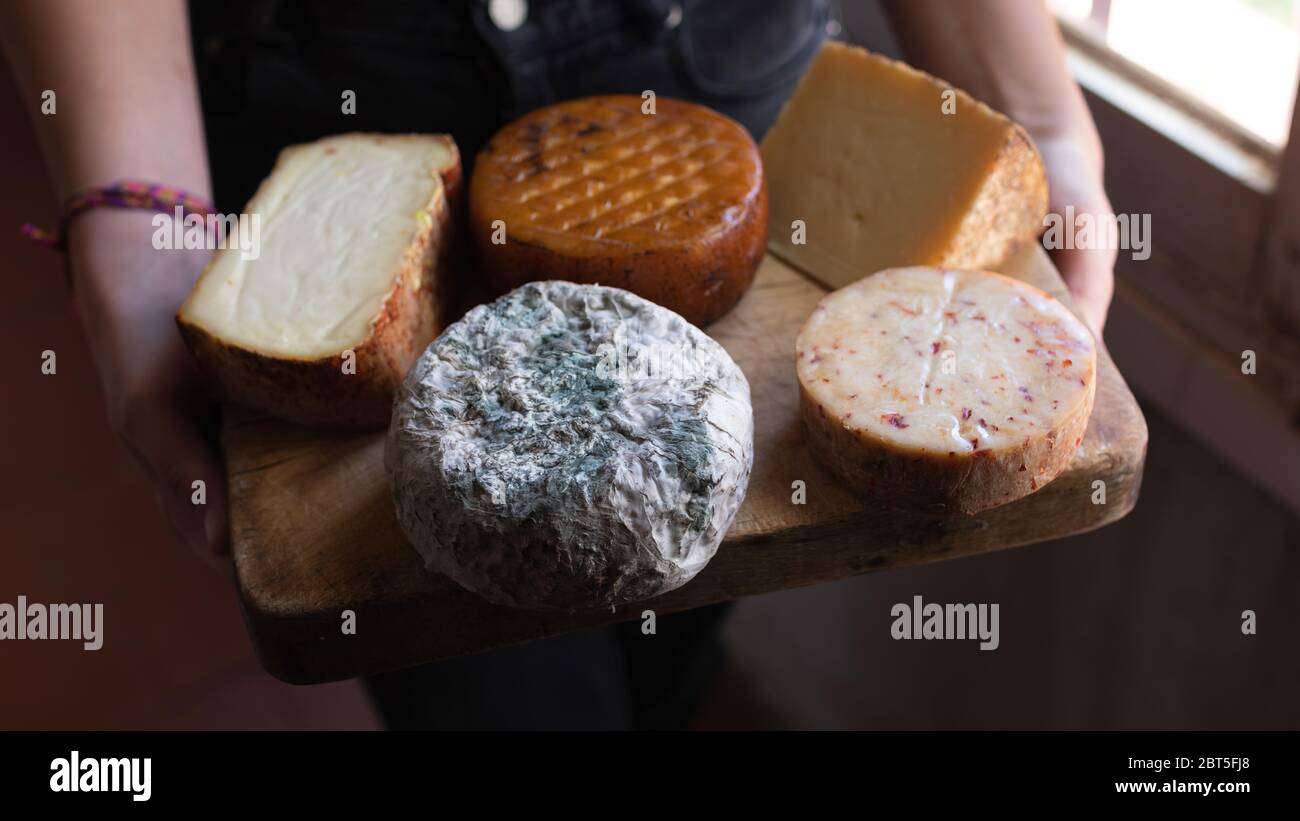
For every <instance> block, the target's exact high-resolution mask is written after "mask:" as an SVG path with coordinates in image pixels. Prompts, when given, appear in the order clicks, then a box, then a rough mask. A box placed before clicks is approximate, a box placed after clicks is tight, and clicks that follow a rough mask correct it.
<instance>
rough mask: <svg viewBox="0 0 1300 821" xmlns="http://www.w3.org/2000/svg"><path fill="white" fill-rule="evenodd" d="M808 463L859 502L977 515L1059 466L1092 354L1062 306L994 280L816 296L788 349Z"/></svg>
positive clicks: (891, 275)
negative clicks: (861, 498) (842, 485)
mask: <svg viewBox="0 0 1300 821" xmlns="http://www.w3.org/2000/svg"><path fill="white" fill-rule="evenodd" d="M796 369H797V372H798V378H799V386H800V397H801V407H802V415H803V420H804V426H805V429H806V431H807V435H808V443H809V447H810V449H811V451H812V452H813V454H814V455H815V456H816V458H817V459H818V461H819V462H820V463H821V464H822V465H823V466H825V467H826V468H827V469H829V470H830V471H831V472H832V473H834V474H835V475H836V476H838V477H840V478H841V479H843V480H844V482H845V483H846V485H847V486H848V487H849V488H851V489H852V490H854V491H855V492H857V493H860V494H862V495H864V496H867V497H870V498H873V499H879V500H882V501H887V502H890V503H894V504H900V505H907V506H930V505H938V506H942V507H945V508H952V509H955V510H959V511H961V512H963V513H977V512H979V511H981V510H985V509H988V508H991V507H995V506H997V505H1001V504H1005V503H1007V502H1010V501H1013V500H1015V499H1018V498H1021V497H1022V496H1026V495H1028V494H1030V493H1033V492H1034V491H1036V490H1038V489H1039V488H1041V487H1043V486H1044V485H1045V484H1047V483H1048V482H1050V481H1051V480H1052V479H1054V478H1055V477H1056V476H1057V475H1058V474H1059V473H1060V472H1061V471H1062V470H1064V469H1065V468H1066V467H1067V466H1068V465H1069V463H1070V460H1071V458H1072V457H1073V455H1074V453H1075V450H1076V449H1077V447H1078V446H1079V444H1080V442H1081V441H1082V438H1083V433H1084V430H1085V428H1086V427H1087V423H1088V417H1089V414H1090V413H1091V410H1092V403H1093V398H1094V395H1095V391H1096V369H1097V359H1096V345H1095V343H1094V342H1093V339H1092V336H1091V334H1090V333H1089V332H1088V330H1087V328H1086V327H1085V326H1084V325H1083V323H1082V322H1080V321H1079V320H1078V319H1077V318H1076V317H1075V316H1074V315H1073V314H1071V313H1070V312H1069V310H1068V309H1067V308H1065V306H1063V305H1061V304H1060V303H1059V302H1057V301H1056V300H1055V299H1053V298H1052V297H1050V296H1049V295H1047V294H1045V293H1043V292H1042V291H1039V290H1038V289H1036V288H1034V287H1032V286H1030V285H1027V284H1025V283H1023V282H1019V281H1017V280H1013V279H1010V278H1009V277H1004V276H1002V275H1000V274H992V273H985V272H972V271H954V270H943V269H934V268H919V267H918V268H903V269H893V270H887V271H882V272H880V273H878V274H875V275H873V276H870V277H867V278H866V279H864V280H862V281H860V282H858V283H856V284H854V285H851V286H849V287H847V288H843V289H841V290H839V291H836V292H834V293H832V294H830V295H828V296H827V297H826V298H825V299H824V300H823V301H822V302H821V303H820V304H819V306H818V307H817V309H816V310H814V312H813V314H812V315H811V316H810V317H809V319H808V322H807V323H806V324H805V326H804V328H803V330H802V331H801V332H800V335H799V338H798V340H797V342H796Z"/></svg>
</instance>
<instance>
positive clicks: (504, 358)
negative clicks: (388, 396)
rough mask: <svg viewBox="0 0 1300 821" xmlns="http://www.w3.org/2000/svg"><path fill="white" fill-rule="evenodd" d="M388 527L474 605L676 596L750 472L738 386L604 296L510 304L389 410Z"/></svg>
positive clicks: (582, 290)
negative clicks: (399, 531)
mask: <svg viewBox="0 0 1300 821" xmlns="http://www.w3.org/2000/svg"><path fill="white" fill-rule="evenodd" d="M385 464H386V466H387V469H388V473H389V477H390V482H391V486H392V490H393V499H394V502H395V505H396V509H397V518H398V521H399V522H400V523H401V525H402V528H403V530H404V531H405V533H406V535H407V537H408V538H409V539H410V541H411V544H412V545H413V546H414V547H415V549H416V550H417V551H418V552H419V553H420V555H421V556H422V557H424V559H425V561H426V563H427V564H428V566H429V567H430V568H431V569H434V570H437V571H438V572H441V573H443V574H445V575H447V576H449V577H450V578H452V579H453V580H455V581H456V582H457V583H459V584H460V585H461V586H462V587H465V588H466V589H468V590H472V591H474V592H477V593H478V594H480V595H481V596H483V597H484V598H487V599H488V600H490V601H493V602H496V603H499V604H505V605H510V606H514V607H521V608H526V609H535V610H567V611H576V610H584V609H591V608H598V607H610V606H615V605H619V604H623V603H626V602H632V601H639V600H642V599H646V598H650V597H652V596H655V595H658V594H660V593H664V592H666V591H668V590H672V589H674V588H676V587H679V586H680V585H682V584H685V583H686V582H687V581H688V580H689V579H690V578H691V577H693V576H694V575H695V574H696V573H698V572H699V571H700V570H701V569H702V568H703V567H704V565H705V564H706V563H707V562H708V561H709V559H710V558H711V557H712V556H713V554H714V552H715V551H716V550H717V548H718V545H719V543H721V541H722V537H723V535H724V534H725V533H726V531H727V528H728V527H729V526H730V525H731V522H732V519H733V518H734V517H735V514H736V511H737V510H738V509H739V507H740V504H741V502H742V500H743V499H744V496H745V488H746V486H747V483H748V480H749V474H750V469H751V467H752V464H753V413H752V410H751V408H750V396H749V383H748V382H747V381H746V380H745V376H744V374H743V373H741V371H740V368H739V367H738V366H737V365H736V363H735V362H734V361H732V359H731V357H730V356H728V355H727V353H726V351H725V350H723V348H722V346H721V345H719V344H718V343H717V342H715V341H714V340H712V339H710V338H709V337H708V336H706V335H705V334H704V333H703V332H702V331H700V330H699V329H698V328H695V327H693V326H691V325H690V324H688V323H687V322H686V321H685V320H684V319H682V317H681V316H679V315H677V314H675V313H673V312H671V311H669V310H667V309H665V308H662V307H660V306H657V305H654V304H653V303H651V302H648V301H647V300H644V299H641V298H640V297H638V296H636V295H634V294H631V293H629V292H627V291H623V290H620V289H616V288H605V287H600V286H595V285H578V284H574V283H569V282H537V283H530V284H528V285H525V286H523V287H520V288H518V289H516V290H514V291H512V292H510V293H509V294H506V295H505V296H503V297H501V298H500V299H498V300H496V301H495V302H493V303H491V304H488V305H480V306H478V307H477V308H474V309H473V310H471V311H470V312H469V313H468V314H466V315H465V317H464V318H462V319H461V320H460V321H458V322H456V323H454V324H452V325H451V326H450V327H448V328H447V330H446V331H445V332H443V334H442V335H440V336H439V337H438V339H436V340H435V341H434V342H433V343H432V344H431V345H430V346H429V348H428V350H426V351H425V353H424V354H423V355H422V356H421V357H420V360H419V361H418V362H417V363H416V365H415V367H413V368H412V369H411V372H410V375H409V376H408V377H407V379H406V382H405V383H404V384H403V386H402V388H401V391H400V392H399V395H398V400H397V402H396V403H395V405H394V409H393V420H392V424H391V426H390V428H389V434H388V441H387V447H386V450H385Z"/></svg>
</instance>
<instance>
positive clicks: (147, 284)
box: [68, 209, 228, 563]
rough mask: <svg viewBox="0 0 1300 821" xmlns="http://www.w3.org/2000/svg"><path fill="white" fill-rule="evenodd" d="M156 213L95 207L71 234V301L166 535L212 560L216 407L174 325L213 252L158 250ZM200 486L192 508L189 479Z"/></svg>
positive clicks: (217, 467)
mask: <svg viewBox="0 0 1300 821" xmlns="http://www.w3.org/2000/svg"><path fill="white" fill-rule="evenodd" d="M152 217H153V215H152V214H151V213H148V212H143V211H115V210H107V209H95V210H91V211H88V212H86V213H84V214H82V215H81V216H80V217H78V218H77V219H76V220H74V221H73V223H72V225H71V226H70V229H69V234H68V254H69V260H68V261H69V264H70V265H71V270H72V282H73V294H74V297H75V300H76V307H77V311H78V313H79V315H80V318H81V322H82V325H83V327H84V329H85V332H86V336H87V338H88V340H89V342H90V346H91V351H92V353H93V355H94V357H95V364H96V366H97V368H98V370H99V377H100V381H101V383H102V386H103V390H104V394H105V397H106V399H107V405H108V415H109V419H110V421H111V422H112V425H113V429H114V430H115V431H116V432H117V434H118V436H119V437H121V439H122V441H123V443H124V444H125V445H126V448H127V450H128V451H130V453H131V455H132V456H133V457H134V458H135V461H136V462H137V463H138V464H139V466H140V467H141V469H142V470H143V471H144V474H145V476H146V477H147V478H148V479H149V481H150V482H151V483H152V485H153V489H154V497H155V499H156V501H157V502H158V506H159V508H161V510H162V512H163V515H164V516H165V517H166V519H167V521H168V523H169V524H170V525H171V527H172V530H173V531H174V532H175V534H176V535H177V536H178V537H179V538H180V540H181V541H182V542H183V543H185V544H186V545H188V546H189V547H190V548H191V549H193V550H194V551H195V552H197V553H198V554H199V555H201V556H203V557H204V558H205V559H209V560H211V561H213V562H214V563H216V562H217V557H218V556H221V555H224V554H225V553H227V551H228V545H227V539H228V537H227V522H226V484H225V471H224V469H223V467H222V464H221V461H220V458H219V456H218V454H217V451H216V449H215V447H214V446H213V440H212V430H211V428H212V421H213V418H214V416H213V411H214V406H213V405H212V403H211V402H210V400H209V399H208V398H207V396H206V394H205V393H204V391H203V388H202V385H201V384H200V382H199V379H198V374H197V371H196V368H195V365H194V361H193V359H192V357H191V356H190V353H189V351H188V350H187V349H186V347H185V344H184V342H183V341H182V339H181V337H180V333H179V331H178V330H177V327H176V319H175V317H176V310H177V308H179V307H180V304H181V302H182V301H184V299H185V297H186V295H188V293H189V291H190V287H191V286H192V285H193V284H194V281H195V280H196V279H197V278H198V275H199V272H200V271H201V270H202V267H203V265H204V263H205V261H206V260H207V257H208V256H209V255H210V253H211V252H210V251H194V250H189V251H185V250H156V249H155V248H154V247H153V245H152V236H153V233H154V230H155V229H154V228H153V226H152V225H151V223H150V220H151V219H152ZM200 480H201V481H202V482H203V483H204V485H205V487H204V494H205V496H206V500H205V502H206V503H205V504H201V505H200V504H195V503H194V501H193V500H194V497H195V487H194V482H196V481H200Z"/></svg>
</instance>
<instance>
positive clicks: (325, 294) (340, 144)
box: [184, 135, 450, 358]
mask: <svg viewBox="0 0 1300 821" xmlns="http://www.w3.org/2000/svg"><path fill="white" fill-rule="evenodd" d="M447 153H448V151H447V148H446V147H445V146H444V145H443V144H442V143H441V142H440V141H437V140H432V139H419V138H414V137H405V136H400V137H399V136H394V137H375V136H373V135H363V136H358V135H349V136H343V137H336V138H332V139H325V140H320V141H318V142H315V143H311V144H308V145H303V146H297V147H295V148H294V149H291V150H289V151H286V152H285V153H284V154H283V155H282V156H281V160H280V162H279V164H278V165H277V166H276V169H275V171H274V172H273V173H272V174H271V176H270V177H268V178H267V179H266V181H265V182H263V183H262V185H261V187H260V188H259V189H258V191H257V194H256V195H255V196H254V197H253V199H252V200H251V201H250V202H249V204H248V206H247V208H246V209H245V216H252V215H257V216H258V218H259V220H260V232H259V233H260V236H259V241H260V254H259V255H258V256H257V257H256V258H255V259H246V258H245V257H246V254H244V253H242V252H241V250H240V249H237V248H228V249H225V250H221V251H218V252H217V257H216V258H215V259H214V261H213V263H212V264H211V266H210V267H209V268H208V270H207V271H206V272H205V274H204V276H203V278H202V279H201V280H200V282H199V283H198V284H197V285H196V286H195V289H194V292H193V294H192V295H191V297H190V299H189V301H188V302H187V303H186V306H185V308H184V313H185V315H186V318H187V319H188V320H189V321H191V322H193V323H194V324H197V325H199V326H201V327H203V328H205V329H206V330H208V331H209V332H210V333H212V334H213V335H215V336H218V337H220V338H221V339H223V340H224V341H226V342H227V343H230V344H234V345H238V346H240V347H244V348H249V349H252V350H256V351H259V352H261V353H265V354H270V355H275V356H282V357H293V358H315V357H322V356H329V355H333V354H337V353H339V352H340V351H343V350H346V349H348V348H350V347H352V346H354V345H358V344H360V343H361V342H363V341H364V340H365V339H366V337H367V336H368V335H369V330H370V325H371V322H373V320H374V319H375V317H376V315H377V314H378V313H379V310H380V308H381V307H382V305H383V302H384V299H385V298H386V296H387V295H388V293H389V291H390V290H391V289H392V287H393V284H394V281H395V278H396V277H397V276H398V274H399V272H400V268H401V261H402V257H403V255H404V254H405V252H406V250H407V247H408V246H409V245H410V244H411V242H412V240H413V238H414V237H415V235H416V233H417V231H418V230H419V229H420V223H421V220H422V219H424V217H422V215H421V214H420V212H421V211H422V209H424V208H425V207H426V206H428V205H429V203H430V201H431V200H432V199H433V198H434V197H435V195H437V194H438V192H439V190H440V189H441V187H442V181H441V178H440V177H439V171H440V169H441V168H443V167H444V166H445V165H446V164H447V162H448V161H449V159H450V158H449V157H448V156H447Z"/></svg>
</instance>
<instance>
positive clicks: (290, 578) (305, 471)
mask: <svg viewBox="0 0 1300 821" xmlns="http://www.w3.org/2000/svg"><path fill="white" fill-rule="evenodd" d="M1003 269H1004V272H1005V273H1008V274H1011V275H1013V276H1017V277H1020V278H1022V279H1024V280H1026V281H1028V282H1031V283H1033V284H1036V285H1038V286H1039V287H1042V288H1043V289H1044V290H1047V291H1049V292H1051V293H1053V294H1055V295H1057V296H1058V297H1065V291H1064V288H1063V285H1062V283H1061V280H1060V277H1059V276H1058V275H1057V273H1056V271H1055V269H1053V268H1052V266H1051V263H1050V262H1049V261H1048V260H1047V257H1046V255H1045V254H1044V253H1043V252H1042V250H1041V249H1040V248H1038V247H1037V246H1035V247H1034V248H1032V249H1030V251H1028V252H1027V253H1025V254H1022V255H1020V256H1019V257H1018V258H1017V259H1015V260H1012V261H1011V262H1010V263H1008V264H1007V265H1006V266H1003ZM824 293H825V289H823V288H822V287H821V286H820V285H818V284H816V283H814V282H813V281H811V280H809V279H807V278H805V277H804V276H803V275H802V274H800V273H798V272H796V271H794V270H793V269H791V268H789V267H788V266H786V265H785V264H784V263H782V262H781V261H780V260H778V259H777V258H775V257H772V256H770V255H769V256H768V257H767V259H765V260H764V262H763V265H762V267H761V268H760V269H759V272H758V276H757V279H756V281H755V284H754V287H753V289H752V290H751V291H750V292H749V294H748V295H746V297H745V298H744V300H742V302H741V303H740V305H739V306H738V307H737V308H736V309H735V310H734V311H732V312H731V313H730V314H728V315H727V316H726V317H724V318H723V319H721V320H720V321H718V322H717V323H715V324H714V325H712V326H711V327H710V328H709V329H708V331H709V333H710V334H711V335H713V336H714V337H715V338H717V339H718V341H719V342H721V343H722V344H723V345H724V346H725V347H726V348H727V350H728V351H729V352H730V353H731V355H732V356H733V357H734V358H735V359H736V361H737V362H738V363H739V364H740V366H741V368H742V369H743V370H744V372H745V375H746V376H747V377H748V378H749V381H750V386H751V389H752V394H753V401H754V444H755V448H754V449H755V457H754V472H753V476H752V478H751V480H750V484H749V492H748V495H747V497H746V499H745V503H744V506H742V507H741V509H740V512H739V514H738V515H737V517H736V521H735V524H734V525H733V526H732V528H731V531H730V532H729V533H728V534H727V538H726V540H725V541H724V542H723V545H722V547H721V548H720V549H719V551H718V554H717V556H716V557H714V559H713V560H712V562H710V563H709V565H708V567H706V568H705V569H704V571H702V572H701V573H700V575H699V576H697V577H696V578H695V579H694V580H693V581H691V582H690V583H689V584H687V585H686V586H685V587H682V588H680V589H678V590H675V591H673V592H672V593H670V594H668V595H665V596H663V597H660V598H658V599H654V600H652V601H650V602H644V603H640V604H636V605H631V606H627V607H623V608H619V609H617V610H614V611H600V612H596V613H589V614H579V615H569V614H558V613H534V612H528V611H520V610H513V609H510V608H506V607H498V606H495V605H491V604H489V603H487V602H486V601H484V600H482V599H480V598H479V597H478V596H476V595H474V594H473V593H470V592H468V591H465V590H463V589H461V588H460V587H458V586H457V585H456V584H455V583H453V582H452V581H450V580H449V579H446V578H445V577H442V576H439V575H436V574H433V573H430V572H428V571H426V570H425V569H424V568H423V566H422V564H421V562H420V560H419V557H418V556H417V555H416V553H415V551H414V550H413V549H412V548H411V547H410V546H409V545H408V544H407V543H406V540H405V538H404V537H403V535H402V533H401V531H400V529H399V528H398V525H397V521H396V518H395V516H394V513H393V507H392V502H391V500H390V499H389V493H388V485H387V480H386V477H385V474H384V465H383V436H384V434H383V433H382V432H375V433H368V434H340V433H322V432H319V431H312V430H308V429H305V428H298V427H295V426H292V425H289V424H287V423H284V422H278V421H275V420H271V419H267V418H260V417H255V416H251V415H249V414H247V413H245V412H240V411H237V410H235V409H231V411H230V413H229V414H228V415H227V423H226V427H225V430H224V431H223V435H222V439H223V443H224V447H225V450H226V458H227V467H228V471H229V480H230V505H231V532H232V546H233V551H234V561H235V571H236V576H237V579H238V583H239V590H240V595H241V599H242V602H243V606H244V611H245V616H246V618H247V621H248V627H249V631H250V634H251V636H252V639H253V643H254V646H255V647H256V649H257V652H258V655H259V657H260V659H261V660H262V663H263V664H264V665H265V666H266V668H267V670H268V671H269V672H271V673H272V674H273V675H275V676H276V677H278V678H281V679H283V680H285V681H289V682H294V683H312V682H320V681H329V680H334V679H341V678H348V677H352V676H357V675H362V674H366V673H373V672H379V671H382V670H389V669H395V668H399V667H404V666H409V665H413V664H417V663H420V662H425V661H431V660H435V659H439V658H446V657H450V656H456V655H463V654H466V653H472V652H476V651H479V650H484V649H488V648H491V647H498V646H503V645H507V644H513V643H518V642H522V641H527V640H530V639H535V638H540V637H543V636H548V635H554V634H557V633H562V632H567V631H570V630H577V629H582V628H586V627H593V626H596V625H600V624H605V623H610V622H615V621H622V620H625V619H631V618H638V617H640V615H641V613H642V611H644V610H646V609H653V610H654V611H655V612H656V613H660V614H662V613H667V612H672V611H676V610H685V609H689V608H693V607H700V606H702V605H706V604H711V603H714V602H720V601H726V600H729V599H735V598H738V597H741V596H748V595H753V594H756V593H763V592H768V591H773V590H782V589H786V588H791V587H799V586H803V585H810V584H817V583H820V582H826V581H830V580H833V579H839V578H843V577H846V576H853V575H857V574H860V573H867V572H871V571H874V570H883V569H886V568H890V567H899V566H904V565H910V564H917V563H923V562H932V561H937V560H942V559H949V558H955V557H958V556H965V555H970V554H975V553H982V552H985V551H989V550H999V549H1003V548H1009V547H1015V546H1017V545H1023V544H1029V543H1031V542H1036V541H1042V540H1045V539H1053V538H1059V537H1062V536H1067V535H1070V534H1073V533H1079V532H1082V531H1085V530H1090V529H1092V528H1095V527H1099V526H1101V525H1103V524H1106V523H1108V522H1111V521H1114V520H1116V519H1119V518H1120V517H1122V516H1123V515H1124V514H1126V513H1127V512H1128V511H1129V510H1131V509H1132V507H1133V505H1134V503H1135V502H1136V500H1137V494H1138V487H1139V484H1140V482H1141V475H1142V464H1143V460H1144V457H1145V454H1146V440H1147V432H1146V422H1145V421H1144V420H1143V418H1142V414H1141V411H1140V410H1139V409H1138V406H1137V403H1136V402H1135V401H1134V399H1133V396H1132V394H1131V393H1130V392H1129V390H1128V387H1127V386H1126V385H1125V384H1124V380H1123V379H1122V378H1121V377H1120V375H1119V372H1118V371H1117V370H1116V369H1115V366H1114V363H1113V362H1112V361H1111V359H1110V356H1109V354H1106V353H1105V352H1104V351H1102V352H1101V355H1100V356H1099V358H1098V385H1097V398H1096V404H1095V407H1094V410H1093V414H1092V419H1091V421H1090V423H1089V427H1088V431H1087V433H1086V435H1085V436H1084V441H1083V444H1082V445H1081V446H1080V448H1079V452H1078V454H1076V456H1075V460H1074V462H1073V463H1072V464H1071V466H1070V468H1069V469H1068V470H1067V471H1066V472H1065V473H1064V474H1062V475H1061V476H1060V477H1058V478H1057V479H1056V481H1054V482H1052V483H1050V484H1048V485H1047V486H1045V487H1044V488H1043V489H1042V490H1040V491H1039V492H1037V493H1035V494H1033V495H1032V496H1029V497H1027V498H1025V499H1021V500H1020V501H1017V502H1014V503H1012V504H1009V505H1005V506H1003V507H1000V508H995V509H993V510H990V511H986V512H985V513H983V514H980V515H978V516H971V517H966V516H960V515H948V514H938V513H933V512H918V511H904V510H897V509H891V508H887V507H884V506H881V505H879V504H876V503H873V502H871V501H870V500H865V499H859V498H857V497H854V496H852V495H850V494H849V493H847V492H846V491H845V490H844V489H842V488H841V487H840V486H839V483H838V482H837V481H836V480H835V479H834V478H832V477H831V476H829V475H827V474H826V473H824V472H823V471H822V470H821V469H820V468H819V467H818V466H817V465H816V464H815V463H814V462H813V461H812V460H811V459H810V457H809V455H808V454H807V452H806V450H805V448H804V444H803V434H802V431H801V429H800V422H799V412H798V391H797V388H796V383H795V373H794V359H793V357H794V353H793V352H794V339H795V336H796V335H797V333H798V331H799V328H800V327H801V325H802V324H803V321H804V319H805V318H806V317H807V316H808V314H809V312H810V311H811V310H812V309H813V307H814V306H815V305H816V303H817V301H818V300H819V299H820V298H821V297H822V295H823V294H824ZM1096 480H1101V481H1104V482H1105V483H1106V490H1105V493H1106V503H1105V504H1100V505H1099V504H1094V503H1093V501H1092V499H1093V482H1094V481H1096ZM796 481H802V482H804V483H805V487H806V504H794V503H793V502H792V495H793V483H794V482H796ZM347 610H351V611H353V613H354V614H355V619H356V634H355V635H343V633H342V629H341V628H342V624H343V614H344V611H347Z"/></svg>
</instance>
